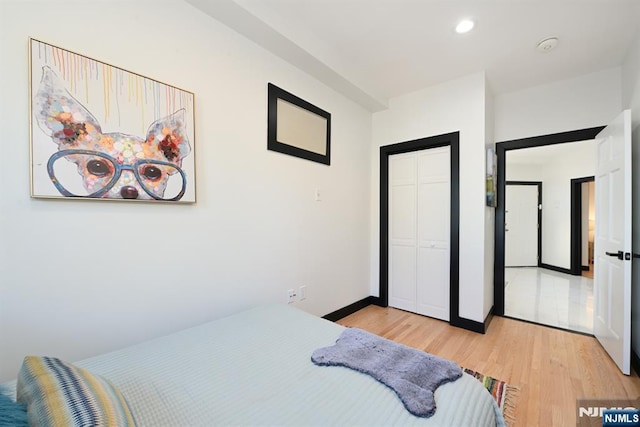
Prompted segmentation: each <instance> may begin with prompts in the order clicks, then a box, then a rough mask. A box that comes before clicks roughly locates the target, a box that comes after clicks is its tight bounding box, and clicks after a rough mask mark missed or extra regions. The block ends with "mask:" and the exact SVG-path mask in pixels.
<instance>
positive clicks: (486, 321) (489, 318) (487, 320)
mask: <svg viewBox="0 0 640 427" xmlns="http://www.w3.org/2000/svg"><path fill="white" fill-rule="evenodd" d="M494 308H495V306H493V305H492V306H491V310H489V314H487V317H485V319H484V331H483V332H482V333H483V334H484V333H485V332H487V329H489V324H490V323H491V321H492V320H493V309H494Z"/></svg>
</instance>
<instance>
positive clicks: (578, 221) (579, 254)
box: [571, 176, 596, 279]
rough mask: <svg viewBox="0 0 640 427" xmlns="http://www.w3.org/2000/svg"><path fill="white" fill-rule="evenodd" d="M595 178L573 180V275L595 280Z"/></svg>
mask: <svg viewBox="0 0 640 427" xmlns="http://www.w3.org/2000/svg"><path fill="white" fill-rule="evenodd" d="M595 224H596V210H595V177H594V176H588V177H583V178H574V179H572V180H571V274H574V275H582V276H584V277H588V278H591V279H593V249H594V243H595Z"/></svg>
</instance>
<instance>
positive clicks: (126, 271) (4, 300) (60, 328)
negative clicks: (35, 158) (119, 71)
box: [0, 0, 371, 381]
mask: <svg viewBox="0 0 640 427" xmlns="http://www.w3.org/2000/svg"><path fill="white" fill-rule="evenodd" d="M29 36H32V37H34V38H37V39H40V40H43V41H45V42H48V43H51V44H54V45H57V46H60V47H63V48H66V49H69V50H72V51H74V52H77V53H82V54H85V55H88V56H91V57H93V58H95V59H98V60H101V61H104V62H107V63H109V64H112V65H116V66H119V67H122V68H124V69H127V70H131V71H135V72H137V73H139V74H141V75H144V76H148V77H150V78H153V79H157V80H160V81H163V82H167V83H170V84H172V85H175V86H177V87H181V88H184V89H187V90H190V91H192V92H194V93H195V102H196V109H195V111H196V129H195V131H196V141H195V147H196V163H197V164H196V170H197V191H198V194H197V196H198V202H197V204H195V205H175V204H173V205H171V204H162V205H158V204H139V203H135V204H131V203H114V202H96V201H77V200H73V201H71V200H42V199H31V198H30V197H29V109H28V99H27V98H28V97H27V85H28V77H27V76H28V73H27V70H28V58H27V56H28V55H27V40H28V37H29ZM0 44H1V45H0V46H1V48H0V58H2V60H1V61H2V63H1V65H0V99H1V100H2V101H1V102H0V124H1V127H2V129H3V134H2V137H1V138H0V147H1V148H2V153H3V156H4V159H5V161H4V162H3V165H2V167H1V168H0V184H1V185H0V336H1V340H2V345H1V346H0V381H2V380H8V379H11V378H14V377H15V376H16V374H17V372H18V369H19V366H20V363H21V361H22V358H23V357H24V355H26V354H30V353H31V354H45V355H51V356H57V357H61V358H63V359H68V360H72V361H73V360H78V359H82V358H85V357H88V356H91V355H94V354H98V353H102V352H105V351H108V350H112V349H115V348H119V347H123V346H126V345H129V344H131V343H134V342H137V341H140V340H142V339H146V338H150V337H153V336H157V335H161V334H165V333H169V332H171V331H174V330H178V329H181V328H183V327H186V326H190V325H194V324H198V323H201V322H203V321H206V320H209V319H213V318H217V317H220V316H223V315H226V314H228V313H231V312H235V311H238V310H240V309H243V308H245V307H249V306H253V305H257V304H262V303H269V302H283V303H284V301H285V292H286V290H287V289H288V288H297V287H299V286H300V285H307V286H308V299H307V300H306V301H305V302H299V303H296V305H298V306H299V307H301V308H303V309H304V310H306V311H309V312H311V313H314V314H317V315H324V314H327V313H329V312H331V311H334V310H336V309H338V308H341V307H343V306H345V305H348V304H350V303H352V302H354V301H357V300H360V299H362V298H365V297H367V296H368V295H369V283H370V280H369V259H368V250H369V246H370V243H369V240H370V235H369V230H370V226H369V215H370V214H369V207H370V200H369V198H370V181H369V180H370V171H369V168H370V167H371V165H370V161H369V159H370V152H371V147H370V142H371V114H370V113H369V112H367V111H365V110H364V109H363V108H361V107H359V106H358V105H356V104H355V103H353V102H351V101H349V100H347V99H346V98H344V97H343V96H341V95H340V94H337V93H336V92H334V91H332V90H330V89H328V88H327V87H325V86H324V85H322V84H321V83H319V82H318V81H316V80H314V79H313V78H311V77H309V76H307V75H306V74H304V73H302V72H301V71H299V70H298V69H296V68H294V67H292V66H291V65H289V64H287V63H285V62H283V61H282V60H280V59H278V58H277V57H275V56H273V55H272V54H270V53H267V52H266V51H264V50H263V49H261V48H259V47H258V46H256V45H255V44H253V43H251V42H248V41H247V40H246V39H244V38H243V37H241V36H239V35H238V34H237V33H235V32H233V31H231V30H229V29H228V28H227V27H224V26H223V25H221V24H219V23H218V22H216V21H215V20H213V19H211V18H209V17H207V16H205V15H204V14H202V13H200V12H199V11H197V10H196V9H194V8H192V7H191V6H190V5H188V4H186V3H184V2H182V1H180V0H161V1H142V0H138V1H130V2H115V1H110V2H104V1H56V2H52V1H46V0H43V1H29V2H22V1H18V0H15V1H14V0H8V1H7V0H5V1H2V2H0ZM267 82H273V83H275V84H276V85H278V86H281V87H282V88H284V89H286V90H288V91H290V92H293V93H295V94H296V95H298V96H300V97H302V98H303V99H305V100H308V101H309V102H311V103H313V104H315V105H317V106H319V107H320V108H323V109H325V110H327V111H329V112H331V113H332V135H331V142H332V147H331V154H332V159H331V160H332V161H331V166H326V165H320V164H317V163H313V162H310V161H306V160H301V159H297V158H294V157H291V156H286V155H283V154H280V153H275V152H272V151H267V149H266V139H267V136H266V129H267V124H266V122H267V120H266V119H267V111H266V107H267ZM315 189H320V190H321V194H322V201H320V202H316V201H314V194H315Z"/></svg>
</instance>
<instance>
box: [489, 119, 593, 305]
mask: <svg viewBox="0 0 640 427" xmlns="http://www.w3.org/2000/svg"><path fill="white" fill-rule="evenodd" d="M602 129H604V126H597V127H593V128H586V129H580V130H573V131H568V132H560V133H554V134H549V135H541V136H534V137H530V138H522V139H515V140H511V141H504V142H498V143H496V156H497V158H498V161H497V175H498V182H497V190H498V191H497V204H496V219H495V234H494V236H495V252H494V257H495V258H494V264H493V266H494V270H493V280H494V282H493V313H494V314H496V315H498V316H504V207H505V204H504V192H505V182H506V169H505V155H506V152H507V151H509V150H517V149H519V148H530V147H542V146H544V145H553V144H562V143H566V142H578V141H586V140H589V139H595V137H596V135H598V133H600V131H601V130H602Z"/></svg>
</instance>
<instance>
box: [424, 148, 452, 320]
mask: <svg viewBox="0 0 640 427" xmlns="http://www.w3.org/2000/svg"><path fill="white" fill-rule="evenodd" d="M449 153H450V150H449V147H448V146H447V147H441V148H433V149H430V150H425V151H421V152H418V214H417V217H418V234H417V237H418V244H417V246H418V249H417V251H418V254H417V267H418V269H417V283H416V285H417V298H418V301H417V304H418V307H417V312H418V313H419V314H424V315H426V316H430V317H435V318H437V319H442V320H447V321H448V320H449V277H450V271H449V254H450V249H449V246H450V236H451V235H450V232H449V228H450V218H451V213H450V210H451V209H450V207H451V172H450V164H451V162H450V154H449Z"/></svg>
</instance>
